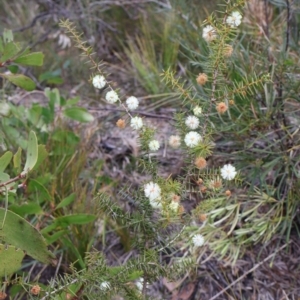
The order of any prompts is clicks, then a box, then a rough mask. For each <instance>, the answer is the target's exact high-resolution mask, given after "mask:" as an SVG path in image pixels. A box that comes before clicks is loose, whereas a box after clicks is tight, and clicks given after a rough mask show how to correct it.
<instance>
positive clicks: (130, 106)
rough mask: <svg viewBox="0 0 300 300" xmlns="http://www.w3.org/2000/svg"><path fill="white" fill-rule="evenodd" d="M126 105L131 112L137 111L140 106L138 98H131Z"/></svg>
mask: <svg viewBox="0 0 300 300" xmlns="http://www.w3.org/2000/svg"><path fill="white" fill-rule="evenodd" d="M126 104H127V107H128V109H129V110H135V109H137V108H138V106H139V100H138V99H137V98H136V97H134V96H131V97H129V98H128V99H127V100H126Z"/></svg>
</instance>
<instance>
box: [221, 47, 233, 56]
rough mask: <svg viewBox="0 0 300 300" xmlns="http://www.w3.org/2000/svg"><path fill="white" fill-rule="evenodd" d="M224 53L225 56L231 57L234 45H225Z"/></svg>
mask: <svg viewBox="0 0 300 300" xmlns="http://www.w3.org/2000/svg"><path fill="white" fill-rule="evenodd" d="M223 53H224V56H225V57H230V56H231V55H232V53H233V47H232V46H231V45H225V48H224V52H223Z"/></svg>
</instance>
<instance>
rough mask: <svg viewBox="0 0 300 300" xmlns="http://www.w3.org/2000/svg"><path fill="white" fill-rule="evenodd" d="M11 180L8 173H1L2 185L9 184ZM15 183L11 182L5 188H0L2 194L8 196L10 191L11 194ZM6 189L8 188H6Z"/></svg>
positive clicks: (0, 181)
mask: <svg viewBox="0 0 300 300" xmlns="http://www.w3.org/2000/svg"><path fill="white" fill-rule="evenodd" d="M9 179H10V176H9V175H8V174H6V173H3V172H0V183H4V182H7V181H8V180H9ZM15 184H16V183H15V182H11V183H9V184H6V185H5V186H3V187H0V192H1V193H2V194H6V192H7V190H9V191H10V192H13V190H11V188H12V187H13V186H14V185H15ZM5 187H6V188H5Z"/></svg>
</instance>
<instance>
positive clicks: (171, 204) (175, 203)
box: [169, 201, 179, 212]
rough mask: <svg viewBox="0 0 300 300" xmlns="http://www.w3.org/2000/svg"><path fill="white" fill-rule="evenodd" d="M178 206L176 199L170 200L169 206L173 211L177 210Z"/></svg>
mask: <svg viewBox="0 0 300 300" xmlns="http://www.w3.org/2000/svg"><path fill="white" fill-rule="evenodd" d="M178 207H179V203H178V202H176V201H171V203H170V204H169V208H170V209H171V210H172V211H174V212H177V211H178Z"/></svg>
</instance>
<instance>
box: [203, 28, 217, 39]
mask: <svg viewBox="0 0 300 300" xmlns="http://www.w3.org/2000/svg"><path fill="white" fill-rule="evenodd" d="M202 37H203V38H204V39H205V40H206V41H207V42H211V41H213V40H214V39H215V38H216V37H217V33H216V30H215V29H214V28H213V27H212V26H211V25H207V26H205V27H204V28H203V33H202Z"/></svg>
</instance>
